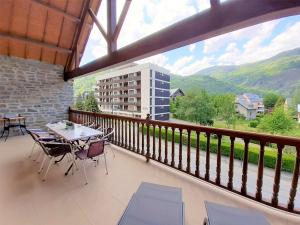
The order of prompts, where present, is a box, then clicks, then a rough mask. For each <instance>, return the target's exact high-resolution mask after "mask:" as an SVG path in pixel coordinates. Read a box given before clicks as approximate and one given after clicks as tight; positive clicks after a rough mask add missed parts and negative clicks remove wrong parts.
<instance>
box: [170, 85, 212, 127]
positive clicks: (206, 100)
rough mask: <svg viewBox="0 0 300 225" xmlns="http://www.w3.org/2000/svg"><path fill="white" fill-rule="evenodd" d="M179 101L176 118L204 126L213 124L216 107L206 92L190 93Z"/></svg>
mask: <svg viewBox="0 0 300 225" xmlns="http://www.w3.org/2000/svg"><path fill="white" fill-rule="evenodd" d="M177 101H178V106H177V108H176V116H177V118H179V119H184V120H189V121H192V122H196V123H200V124H203V125H210V124H212V120H213V116H214V105H213V102H212V100H211V98H210V97H209V95H208V94H207V92H206V91H204V90H203V91H200V92H189V93H188V94H187V95H186V96H182V97H181V98H180V99H178V100H177Z"/></svg>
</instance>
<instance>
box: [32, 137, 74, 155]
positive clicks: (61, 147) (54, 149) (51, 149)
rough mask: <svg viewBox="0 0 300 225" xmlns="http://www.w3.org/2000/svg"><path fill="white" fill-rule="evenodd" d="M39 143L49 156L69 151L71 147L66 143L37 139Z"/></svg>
mask: <svg viewBox="0 0 300 225" xmlns="http://www.w3.org/2000/svg"><path fill="white" fill-rule="evenodd" d="M38 142H39V144H40V145H41V147H42V149H43V151H44V152H45V154H47V155H50V156H55V155H60V154H65V153H71V151H72V149H71V146H70V144H68V143H60V142H43V141H38Z"/></svg>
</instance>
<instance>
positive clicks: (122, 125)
mask: <svg viewBox="0 0 300 225" xmlns="http://www.w3.org/2000/svg"><path fill="white" fill-rule="evenodd" d="M121 127H122V144H121V146H122V147H124V120H123V119H122V124H121Z"/></svg>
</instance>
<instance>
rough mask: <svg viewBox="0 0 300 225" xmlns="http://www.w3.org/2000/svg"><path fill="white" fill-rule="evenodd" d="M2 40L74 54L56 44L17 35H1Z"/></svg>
mask: <svg viewBox="0 0 300 225" xmlns="http://www.w3.org/2000/svg"><path fill="white" fill-rule="evenodd" d="M0 39H5V40H12V41H20V42H23V43H25V44H32V45H36V46H39V47H42V48H48V49H52V50H55V51H58V52H63V53H68V54H69V53H71V52H72V51H71V50H70V49H66V48H62V47H58V46H56V45H55V44H50V43H45V42H42V41H38V40H34V39H30V38H26V37H22V36H17V35H13V34H6V33H0Z"/></svg>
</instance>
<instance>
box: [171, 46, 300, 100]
mask: <svg viewBox="0 0 300 225" xmlns="http://www.w3.org/2000/svg"><path fill="white" fill-rule="evenodd" d="M208 78H211V79H208ZM178 80H180V79H178V78H177V76H174V77H173V79H172V82H171V85H172V87H174V88H175V87H176V88H177V87H181V88H182V89H183V90H185V91H188V90H192V89H195V88H197V87H198V88H203V87H204V88H205V89H206V90H207V91H209V92H215V93H219V92H223V91H224V92H233V93H239V92H240V91H241V90H246V91H251V90H252V92H253V91H254V92H257V93H265V92H268V91H273V92H277V93H280V94H283V95H285V96H287V97H288V96H290V95H291V94H292V93H293V91H294V90H295V89H296V88H300V48H298V49H293V50H290V51H286V52H282V53H280V54H278V55H276V56H274V57H272V58H269V59H266V60H263V61H259V62H256V63H251V64H244V65H239V66H214V67H211V68H207V69H204V70H200V71H198V72H197V73H195V74H193V75H191V76H187V77H185V78H184V83H181V82H182V81H183V80H181V81H178ZM222 84H224V86H223V87H219V85H222Z"/></svg>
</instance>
